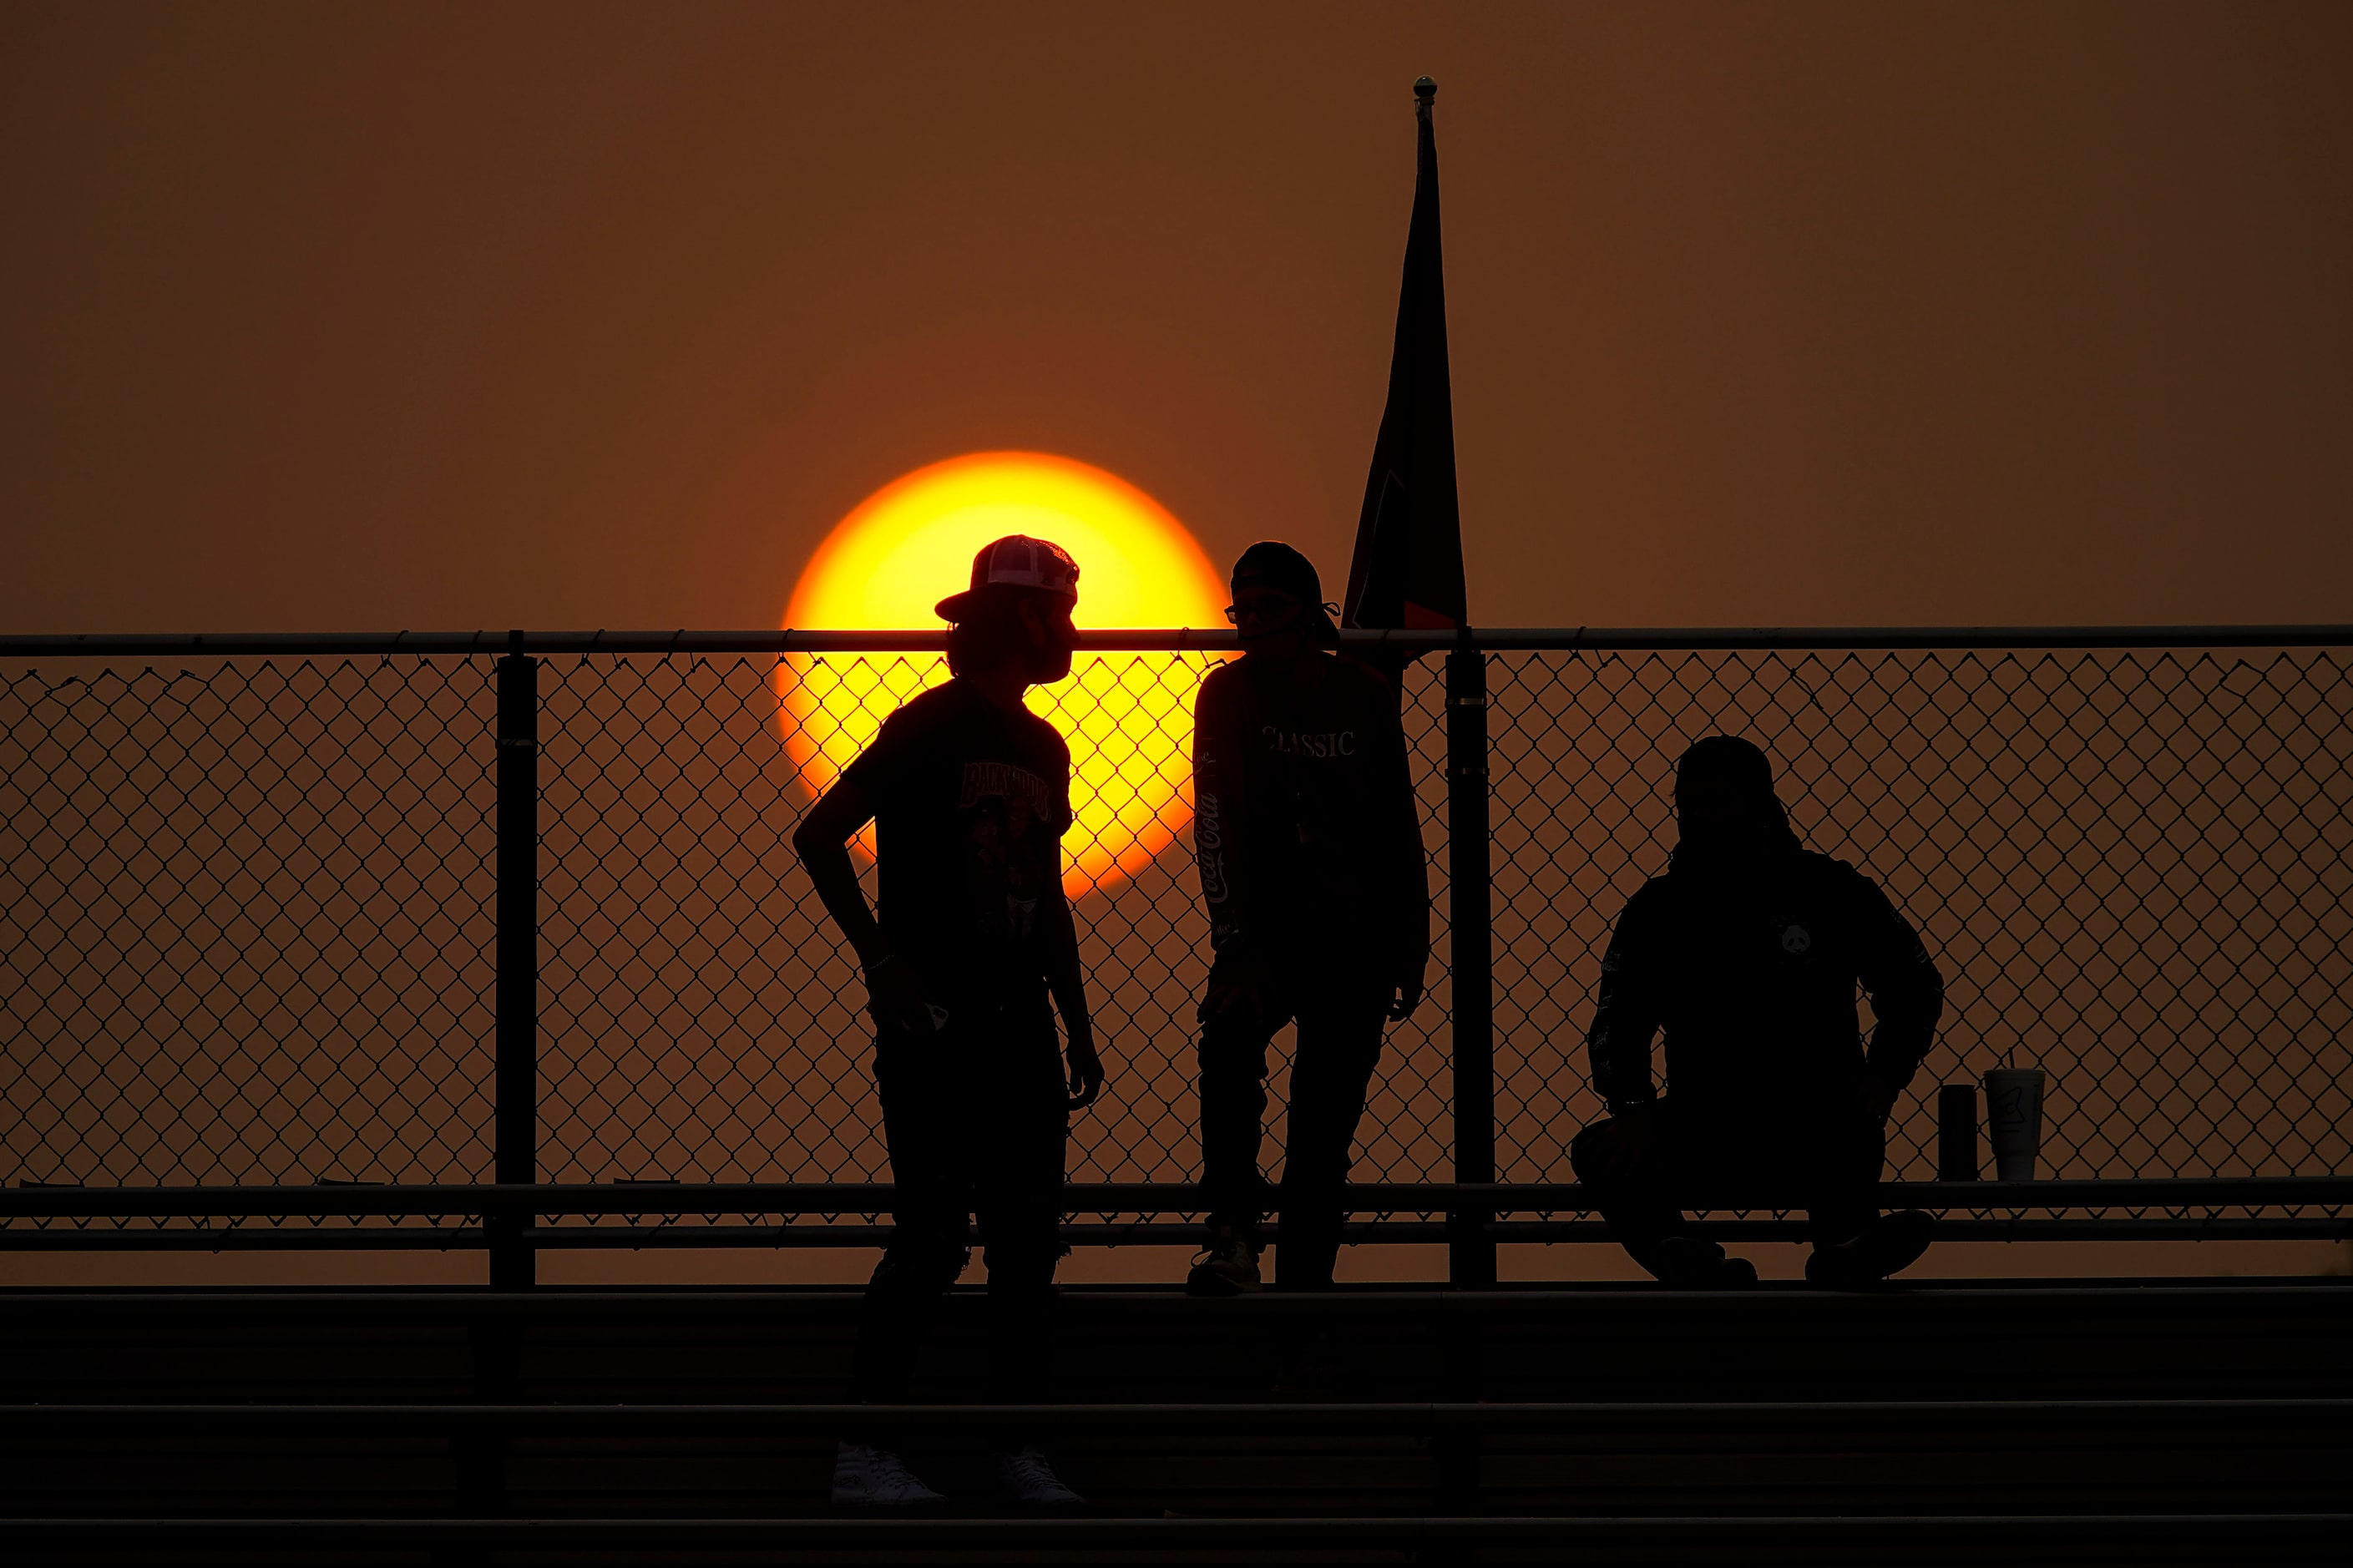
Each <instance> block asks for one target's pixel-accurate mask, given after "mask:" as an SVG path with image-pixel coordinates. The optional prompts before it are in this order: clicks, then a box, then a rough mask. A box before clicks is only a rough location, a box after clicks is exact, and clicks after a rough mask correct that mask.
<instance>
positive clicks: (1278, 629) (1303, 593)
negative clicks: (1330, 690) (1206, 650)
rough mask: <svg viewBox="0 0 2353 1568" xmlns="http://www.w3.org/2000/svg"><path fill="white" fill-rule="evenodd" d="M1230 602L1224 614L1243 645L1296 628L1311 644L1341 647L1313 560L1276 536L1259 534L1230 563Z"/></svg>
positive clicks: (1336, 628)
mask: <svg viewBox="0 0 2353 1568" xmlns="http://www.w3.org/2000/svg"><path fill="white" fill-rule="evenodd" d="M1233 589H1234V603H1233V608H1232V609H1230V610H1229V611H1228V612H1227V618H1228V619H1229V620H1231V621H1232V622H1233V623H1234V629H1235V630H1236V631H1237V632H1239V633H1240V635H1241V640H1242V641H1243V643H1244V644H1250V643H1263V642H1266V641H1268V640H1269V639H1271V638H1275V637H1283V636H1285V635H1286V634H1288V633H1293V632H1297V633H1300V634H1302V635H1303V637H1305V639H1306V642H1307V644H1308V646H1310V647H1339V646H1340V629H1339V627H1338V626H1335V625H1334V624H1333V621H1332V616H1331V614H1330V613H1329V612H1328V611H1327V610H1325V609H1324V580H1323V579H1322V578H1321V577H1320V576H1318V575H1317V574H1316V571H1315V563H1314V562H1313V561H1310V560H1308V559H1307V557H1306V556H1304V555H1302V554H1301V553H1300V552H1298V551H1296V550H1293V548H1292V547H1291V546H1290V545H1288V544H1284V543H1282V542H1281V541H1279V540H1273V539H1261V540H1260V541H1259V542H1257V543H1256V544H1253V545H1251V546H1250V548H1249V549H1248V550H1245V551H1243V552H1242V553H1241V559H1240V560H1239V561H1236V562H1235V563H1234V576H1233Z"/></svg>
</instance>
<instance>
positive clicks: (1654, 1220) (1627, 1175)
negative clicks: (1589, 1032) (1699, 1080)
mask: <svg viewBox="0 0 2353 1568" xmlns="http://www.w3.org/2000/svg"><path fill="white" fill-rule="evenodd" d="M1662 1120H1663V1119H1662V1113H1661V1111H1660V1110H1659V1109H1658V1108H1657V1107H1653V1108H1652V1109H1651V1110H1650V1111H1649V1113H1648V1114H1647V1115H1636V1116H1605V1117H1603V1118H1602V1119H1601V1120H1600V1121H1595V1122H1591V1123H1589V1124H1588V1125H1587V1126H1586V1128H1585V1129H1584V1130H1583V1131H1580V1132H1578V1133H1577V1136H1576V1137H1574V1138H1572V1139H1570V1140H1569V1141H1568V1164H1569V1169H1571V1170H1572V1171H1575V1172H1576V1173H1577V1180H1578V1181H1579V1182H1580V1183H1582V1184H1584V1185H1586V1186H1588V1187H1589V1188H1591V1189H1592V1190H1593V1195H1594V1198H1595V1201H1596V1202H1597V1203H1598V1204H1599V1207H1600V1210H1601V1217H1602V1219H1603V1220H1604V1221H1605V1222H1606V1223H1607V1224H1608V1225H1609V1234H1610V1236H1611V1237H1613V1238H1615V1239H1616V1241H1617V1243H1618V1245H1619V1246H1620V1247H1624V1248H1625V1249H1626V1250H1627V1251H1628V1252H1629V1253H1630V1254H1631V1255H1632V1256H1633V1258H1634V1259H1635V1261H1636V1262H1641V1259H1642V1258H1643V1256H1644V1255H1645V1254H1646V1253H1648V1252H1649V1251H1650V1250H1651V1248H1652V1247H1654V1246H1655V1245H1656V1244H1657V1243H1658V1242H1660V1241H1662V1240H1664V1239H1665V1238H1666V1237H1670V1236H1672V1235H1674V1234H1675V1233H1676V1232H1677V1231H1679V1230H1681V1229H1682V1228H1683V1211H1682V1210H1680V1209H1678V1208H1677V1207H1676V1206H1675V1205H1674V1202H1673V1200H1672V1194H1671V1193H1670V1192H1669V1191H1668V1187H1669V1185H1670V1184H1669V1182H1668V1180H1667V1178H1668V1177H1669V1176H1670V1175H1671V1174H1672V1166H1671V1162H1670V1161H1669V1160H1667V1159H1666V1158H1665V1151H1664V1150H1663V1149H1662V1146H1661V1145H1662V1142H1663V1141H1664V1129H1663V1127H1662Z"/></svg>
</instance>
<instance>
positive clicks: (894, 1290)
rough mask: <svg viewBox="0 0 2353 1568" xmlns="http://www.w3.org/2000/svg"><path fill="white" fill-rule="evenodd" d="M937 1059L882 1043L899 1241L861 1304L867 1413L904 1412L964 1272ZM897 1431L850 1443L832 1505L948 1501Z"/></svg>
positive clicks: (864, 1435)
mask: <svg viewBox="0 0 2353 1568" xmlns="http://www.w3.org/2000/svg"><path fill="white" fill-rule="evenodd" d="M937 1055H938V1053H937V1051H936V1049H934V1048H926V1047H923V1046H918V1045H916V1044H914V1043H913V1042H911V1041H908V1040H907V1039H905V1038H904V1037H885V1038H884V1039H881V1040H878V1041H877V1042H876V1044H875V1052H874V1057H875V1071H874V1076H875V1084H876V1088H877V1089H878V1090H879V1091H880V1094H881V1101H882V1137H883V1142H884V1145H885V1147H886V1148H887V1149H888V1150H889V1152H890V1155H891V1174H892V1182H893V1184H894V1185H895V1187H896V1189H897V1197H896V1200H895V1204H894V1207H893V1209H892V1216H891V1217H892V1226H891V1240H890V1242H889V1244H888V1245H887V1246H886V1247H884V1248H883V1251H882V1260H881V1262H880V1263H878V1264H877V1265H875V1268H874V1274H873V1278H872V1279H870V1280H869V1281H868V1282H867V1286H866V1297H865V1300H863V1301H862V1302H860V1307H859V1314H858V1339H857V1342H856V1345H855V1347H854V1348H853V1350H852V1351H851V1354H850V1397H851V1398H852V1399H854V1400H856V1401H857V1402H858V1403H860V1404H861V1405H893V1404H902V1403H904V1402H905V1401H906V1399H907V1395H908V1389H909V1384H910V1382H911V1380H912V1378H913V1373H914V1364H915V1355H916V1352H917V1351H918V1350H920V1349H921V1347H922V1344H923V1336H924V1334H925V1332H926V1331H928V1330H929V1328H930V1326H931V1321H932V1318H933V1315H934V1312H935V1311H936V1310H937V1309H938V1305H939V1300H940V1298H941V1297H942V1296H943V1295H944V1294H945V1293H946V1290H947V1288H948V1287H949V1286H950V1285H951V1284H953V1283H954V1282H955V1277H956V1276H957V1275H958V1274H959V1273H961V1272H963V1269H964V1262H965V1203H964V1196H963V1193H962V1191H961V1189H960V1187H959V1185H958V1184H957V1182H956V1180H955V1169H954V1164H953V1152H954V1150H953V1145H952V1142H951V1139H950V1129H949V1127H948V1125H947V1124H946V1123H947V1119H946V1116H945V1114H944V1112H945V1110H947V1108H948V1107H949V1106H950V1105H951V1104H952V1102H953V1099H954V1096H953V1091H952V1090H950V1089H948V1088H947V1087H946V1086H944V1085H943V1084H942V1083H941V1082H940V1081H939V1079H938V1073H939V1069H940V1066H941V1064H940V1062H939V1061H938V1059H937ZM897 1447H898V1440H897V1435H896V1434H895V1433H892V1431H890V1430H888V1428H887V1426H877V1425H875V1424H872V1423H868V1424H864V1426H863V1427H862V1429H855V1430H852V1431H850V1432H848V1433H846V1434H844V1437H843V1441H842V1443H841V1446H840V1447H839V1450H838V1451H837V1452H836V1454H835V1456H834V1468H833V1489H832V1500H833V1503H834V1505H835V1506H836V1507H840V1508H906V1507H913V1506H921V1505H924V1504H929V1503H935V1502H937V1501H939V1500H940V1494H939V1493H937V1492H935V1491H934V1490H933V1489H931V1488H930V1487H928V1486H926V1485H925V1484H924V1483H923V1479H922V1478H920V1477H918V1476H916V1475H915V1474H913V1472H912V1471H910V1470H909V1469H908V1468H906V1465H905V1464H904V1462H903V1461H902V1460H901V1459H900V1458H899V1455H898V1453H897Z"/></svg>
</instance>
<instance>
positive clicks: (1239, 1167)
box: [1197, 970, 1284, 1239]
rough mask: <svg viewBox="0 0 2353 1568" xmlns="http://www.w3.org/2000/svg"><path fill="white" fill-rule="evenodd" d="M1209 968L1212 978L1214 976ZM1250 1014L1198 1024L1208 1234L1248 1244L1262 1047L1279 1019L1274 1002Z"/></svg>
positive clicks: (1261, 1102)
mask: <svg viewBox="0 0 2353 1568" xmlns="http://www.w3.org/2000/svg"><path fill="white" fill-rule="evenodd" d="M1212 973H1213V974H1214V973H1215V972H1214V970H1213V971H1212ZM1267 1000H1268V1003H1269V1005H1268V1006H1267V1007H1265V1008H1263V1009H1261V1012H1260V1013H1258V1014H1256V1015H1251V1016H1242V1015H1240V1013H1239V1012H1232V1011H1229V1012H1227V1013H1223V1014H1220V1015H1219V1016H1216V1017H1212V1018H1205V1019H1203V1020H1202V1023H1201V1036H1200V1043H1199V1045H1198V1047H1197V1051H1198V1057H1199V1062H1200V1095H1201V1188H1202V1192H1203V1194H1204V1195H1205V1196H1206V1197H1207V1198H1208V1203H1209V1228H1210V1229H1211V1230H1212V1231H1213V1232H1214V1231H1216V1230H1218V1229H1219V1228H1221V1227H1229V1228H1231V1229H1233V1230H1236V1231H1238V1232H1240V1234H1242V1235H1243V1236H1245V1237H1250V1238H1253V1239H1255V1237H1256V1236H1257V1233H1258V1226H1259V1218H1260V1216H1261V1214H1263V1213H1264V1211H1265V1209H1266V1181H1265V1178H1264V1177H1263V1176H1262V1175H1261V1173H1260V1172H1259V1166H1258V1149H1259V1144H1260V1142H1261V1141H1262V1140H1263V1139H1264V1138H1265V1136H1266V1047H1267V1042H1268V1041H1269V1040H1271V1039H1272V1038H1273V1037H1274V1032H1275V1031H1276V1030H1277V1029H1279V1028H1281V1027H1282V1025H1283V1022H1284V1020H1283V1018H1282V1016H1279V1015H1277V1016H1270V1015H1271V1014H1272V1013H1273V1007H1274V1005H1275V1004H1274V1003H1273V999H1272V998H1268V999H1267Z"/></svg>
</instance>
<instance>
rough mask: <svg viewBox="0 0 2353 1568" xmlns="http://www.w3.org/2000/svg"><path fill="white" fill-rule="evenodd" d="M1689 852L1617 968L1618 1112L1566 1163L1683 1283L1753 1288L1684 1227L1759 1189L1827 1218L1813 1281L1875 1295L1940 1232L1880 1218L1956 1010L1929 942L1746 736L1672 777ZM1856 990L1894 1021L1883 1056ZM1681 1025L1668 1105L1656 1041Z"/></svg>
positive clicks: (1605, 1038)
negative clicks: (1927, 1073) (1897, 1140)
mask: <svg viewBox="0 0 2353 1568" xmlns="http://www.w3.org/2000/svg"><path fill="white" fill-rule="evenodd" d="M1675 817H1676V821H1677V824H1678V826H1679V828H1680V832H1681V842H1680V844H1678V846H1677V847H1676V848H1675V851H1674V855H1673V858H1672V860H1671V861H1670V863H1669V865H1668V868H1667V873H1666V875H1664V876H1662V877H1659V878H1656V879H1652V880H1651V882H1650V883H1649V884H1648V885H1647V886H1645V887H1644V888H1643V889H1642V890H1641V891H1640V892H1638V893H1636V894H1635V895H1634V896H1633V898H1632V899H1630V900H1628V902H1627V905H1626V910H1625V912H1624V913H1623V914H1622V915H1620V917H1619V920H1618V926H1617V929H1616V931H1614V932H1613V933H1612V935H1611V937H1610V941H1609V952H1608V954H1607V956H1605V957H1604V958H1603V959H1602V961H1601V994H1600V998H1599V1005H1597V1006H1596V1008H1595V1011H1594V1017H1593V1029H1592V1032H1591V1034H1590V1036H1589V1037H1588V1040H1587V1045H1588V1048H1589V1050H1590V1052H1591V1054H1592V1062H1593V1083H1594V1087H1595V1088H1596V1089H1599V1091H1600V1093H1601V1096H1602V1098H1603V1099H1604V1100H1607V1101H1608V1102H1609V1119H1608V1120H1606V1121H1598V1122H1596V1123H1594V1124H1593V1125H1592V1126H1590V1127H1588V1128H1587V1129H1585V1131H1582V1132H1580V1133H1578V1134H1577V1139H1576V1141H1575V1142H1574V1143H1572V1144H1571V1146H1570V1150H1569V1158H1570V1161H1571V1163H1573V1164H1574V1165H1575V1166H1576V1169H1577V1177H1578V1179H1579V1180H1580V1181H1583V1182H1585V1183H1586V1184H1588V1185H1590V1186H1592V1187H1593V1188H1595V1189H1596V1192H1597V1195H1598V1196H1599V1198H1600V1200H1601V1212H1602V1214H1603V1215H1604V1216H1605V1217H1606V1218H1607V1219H1608V1220H1609V1226H1610V1229H1611V1231H1612V1233H1613V1234H1615V1235H1616V1236H1617V1237H1618V1238H1619V1239H1620V1241H1622V1242H1623V1243H1624V1244H1625V1247H1626V1250H1627V1251H1628V1252H1629V1253H1630V1254H1632V1255H1633V1258H1634V1259H1635V1261H1636V1262H1638V1263H1640V1264H1641V1265H1642V1267H1643V1268H1647V1269H1649V1270H1650V1271H1651V1273H1652V1274H1654V1275H1656V1276H1658V1277H1659V1278H1660V1279H1662V1280H1665V1281H1666V1282H1667V1283H1669V1284H1671V1285H1688V1286H1727V1285H1739V1284H1745V1283H1750V1282H1753V1281H1754V1280H1755V1279H1756V1278H1757V1270H1756V1268H1754V1267H1753V1266H1751V1265H1750V1264H1748V1263H1747V1262H1746V1261H1745V1260H1744V1259H1740V1258H1726V1257H1725V1254H1724V1249H1723V1248H1722V1247H1718V1246H1716V1245H1715V1244H1714V1243H1713V1242H1708V1241H1704V1240H1701V1239H1700V1238H1698V1237H1693V1236H1690V1235H1687V1234H1684V1226H1683V1215H1682V1212H1681V1211H1682V1209H1683V1207H1685V1206H1687V1205H1689V1204H1691V1203H1692V1202H1694V1201H1699V1202H1705V1203H1708V1204H1711V1205H1724V1203H1725V1194H1744V1193H1745V1194H1752V1195H1754V1196H1755V1197H1756V1198H1757V1199H1758V1200H1759V1201H1755V1202H1748V1203H1746V1206H1753V1207H1766V1206H1771V1207H1784V1206H1787V1207H1803V1208H1805V1209H1807V1210H1808V1211H1809V1218H1810V1229H1811V1232H1812V1236H1813V1242H1814V1251H1813V1256H1812V1258H1810V1260H1809V1261H1808V1263H1807V1266H1806V1277H1807V1278H1808V1279H1812V1280H1816V1281H1818V1282H1820V1283H1823V1284H1830V1285H1857V1284H1862V1283H1866V1282H1869V1281H1872V1280H1876V1279H1883V1278H1885V1277H1886V1276H1887V1275H1890V1274H1893V1273H1894V1272H1895V1271H1896V1270H1897V1269H1900V1268H1905V1267H1906V1266H1908V1265H1910V1264H1911V1263H1913V1262H1915V1260H1917V1258H1919V1256H1920V1255H1921V1253H1922V1252H1924V1251H1926V1249H1927V1245H1928V1231H1929V1219H1928V1216H1927V1215H1925V1214H1920V1213H1917V1212H1914V1211H1906V1212H1905V1213H1902V1214H1896V1215H1888V1216H1886V1217H1885V1218H1881V1217H1880V1216H1879V1212H1878V1209H1877V1206H1876V1205H1875V1203H1874V1201H1873V1200H1874V1189H1875V1184H1877V1182H1878V1180H1879V1172H1880V1166H1881V1163H1882V1162H1883V1158H1884V1155H1885V1147H1886V1125H1887V1114H1888V1110H1889V1109H1890V1108H1891V1107H1892V1106H1893V1105H1894V1102H1895V1098H1896V1096H1897V1095H1898V1094H1900V1093H1902V1092H1903V1089H1904V1087H1905V1085H1906V1084H1907V1083H1909V1082H1910V1081H1911V1080H1912V1075H1913V1073H1914V1072H1915V1070H1916V1069H1917V1068H1918V1067H1919V1065H1920V1060H1921V1058H1923V1057H1925V1056H1926V1054H1927V1051H1928V1046H1929V1043H1930V1041H1931V1040H1932V1039H1933V1038H1934V1037H1935V1034H1936V1020H1937V1017H1938V1016H1939V1015H1940V1014H1941V1013H1942V1012H1943V1010H1944V983H1943V981H1942V980H1941V979H1940V978H1939V977H1938V975H1937V973H1936V964H1935V963H1933V962H1932V961H1931V960H1930V959H1929V957H1928V952H1927V949H1926V948H1925V947H1924V946H1922V945H1921V942H1920V938H1919V936H1918V934H1917V933H1916V932H1915V931H1913V929H1912V927H1911V925H1910V924H1909V922H1907V921H1905V919H1904V917H1903V916H1902V915H1900V914H1898V913H1897V912H1896V911H1895V908H1894V905H1892V904H1890V903H1889V902H1888V901H1887V898H1886V895H1885V894H1883V893H1882V892H1881V891H1880V890H1879V888H1878V887H1877V885H1876V884H1874V883H1873V881H1872V880H1871V879H1869V878H1867V877H1865V876H1863V875H1862V873H1861V872H1859V871H1857V870H1856V869H1855V868H1853V867H1852V866H1850V865H1848V864H1847V863H1846V862H1844V861H1842V860H1833V859H1831V858H1830V857H1829V856H1827V855H1817V854H1814V853H1812V852H1810V851H1809V850H1807V849H1805V848H1804V847H1801V846H1800V845H1799V842H1798V837H1797V835H1796V834H1794V833H1792V832H1791V831H1790V830H1789V823H1788V816H1787V815H1786V814H1785V813H1784V812H1783V810H1782V808H1781V803H1780V802H1779V800H1778V799H1777V798H1776V797H1775V795H1774V793H1773V773H1772V765H1771V764H1770V763H1767V761H1766V758H1765V753H1764V752H1760V751H1758V750H1757V748H1756V747H1755V746H1752V745H1750V744H1749V743H1748V742H1746V741H1742V740H1738V739H1736V738H1734V737H1732V736H1729V735H1716V736H1711V737H1710V738H1709V739H1707V740H1704V741H1701V742H1698V743H1697V744H1696V745H1694V746H1693V747H1692V748H1691V749H1690V750H1689V751H1687V752H1684V753H1683V760H1682V762H1681V763H1678V764H1677V766H1676V771H1675ZM1858 983H1859V984H1861V985H1862V988H1863V989H1864V990H1866V991H1868V992H1869V993H1870V994H1871V1005H1872V1011H1873V1014H1874V1015H1875V1016H1876V1017H1877V1019H1878V1028H1877V1030H1876V1032H1875V1033H1874V1034H1873V1037H1872V1044H1871V1050H1870V1054H1869V1056H1868V1057H1866V1056H1865V1055H1864V1052H1863V1047H1862V1030H1861V1027H1860V1025H1859V1020H1858V1017H1857V1014H1856V1010H1855V987H1856V985H1857V984H1858ZM1662 1028H1663V1029H1664V1031H1665V1034H1666V1058H1667V1060H1666V1068H1667V1070H1666V1093H1665V1094H1664V1095H1663V1096H1662V1095H1659V1094H1657V1093H1656V1092H1655V1091H1654V1088H1653V1085H1652V1082H1651V1037H1653V1036H1654V1035H1656V1034H1657V1033H1659V1031H1660V1030H1661V1029H1662Z"/></svg>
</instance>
